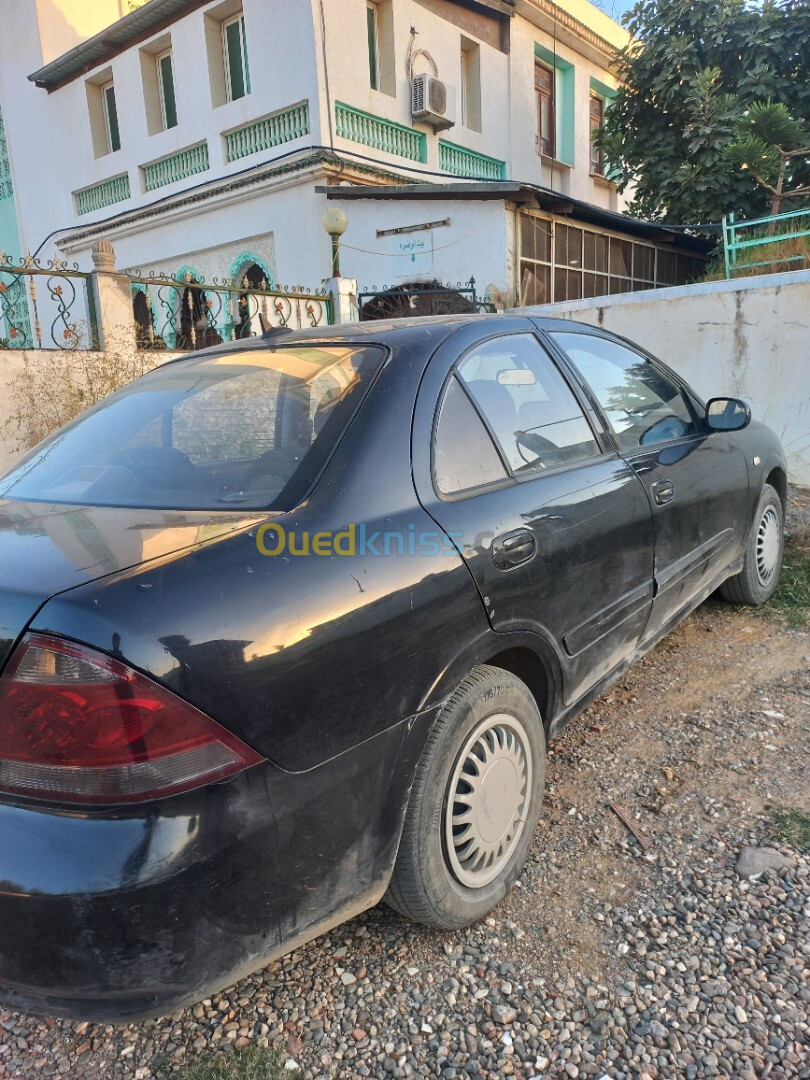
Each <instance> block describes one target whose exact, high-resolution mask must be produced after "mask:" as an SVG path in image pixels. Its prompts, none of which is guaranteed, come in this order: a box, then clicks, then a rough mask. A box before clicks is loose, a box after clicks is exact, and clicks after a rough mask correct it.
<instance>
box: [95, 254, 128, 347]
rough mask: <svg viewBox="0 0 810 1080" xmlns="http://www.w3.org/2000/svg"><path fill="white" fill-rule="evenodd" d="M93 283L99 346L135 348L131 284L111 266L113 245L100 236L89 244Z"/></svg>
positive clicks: (112, 262) (113, 257)
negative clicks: (91, 253)
mask: <svg viewBox="0 0 810 1080" xmlns="http://www.w3.org/2000/svg"><path fill="white" fill-rule="evenodd" d="M93 266H94V268H95V274H94V275H93V287H94V291H95V300H96V319H97V322H98V335H99V343H98V344H99V348H100V349H108V348H110V347H111V346H112V345H115V346H116V347H117V348H120V347H123V348H126V349H132V350H133V351H134V350H135V348H136V337H135V318H134V315H133V311H132V286H131V285H130V281H129V278H128V277H127V276H126V275H125V274H119V273H118V272H117V271H116V268H115V249H114V248H113V246H112V244H111V243H110V241H109V240H105V239H104V238H103V237H102V238H101V240H97V241H96V242H95V244H94V245H93Z"/></svg>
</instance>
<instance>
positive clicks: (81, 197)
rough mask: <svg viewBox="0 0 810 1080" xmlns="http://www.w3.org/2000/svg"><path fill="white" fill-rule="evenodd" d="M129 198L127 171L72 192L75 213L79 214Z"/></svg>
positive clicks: (130, 196) (91, 211)
mask: <svg viewBox="0 0 810 1080" xmlns="http://www.w3.org/2000/svg"><path fill="white" fill-rule="evenodd" d="M131 198H132V192H131V191H130V187H129V175H128V174H127V173H121V175H120V176H113V177H111V178H110V179H109V180H102V181H101V183H100V184H92V185H91V186H90V187H86V188H82V189H81V191H76V192H74V193H73V200H74V202H75V204H76V213H77V214H79V215H82V214H92V213H93V211H94V210H102V209H103V208H104V207H105V206H112V205H113V204H114V203H119V202H125V201H126V200H127V199H131Z"/></svg>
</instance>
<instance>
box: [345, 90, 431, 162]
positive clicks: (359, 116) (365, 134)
mask: <svg viewBox="0 0 810 1080" xmlns="http://www.w3.org/2000/svg"><path fill="white" fill-rule="evenodd" d="M335 120H336V122H337V124H336V132H337V134H338V135H339V136H340V138H341V139H350V140H351V141H352V142H356V143H362V144H363V145H364V146H372V147H374V149H375V150H383V151H384V152H385V153H386V154H396V155H397V157H403V158H410V160H411V161H421V162H425V161H427V136H426V135H425V133H424V132H423V131H415V130H414V129H413V128H409V127H405V126H404V125H403V124H396V123H394V121H393V120H385V119H384V118H383V117H382V116H374V115H373V113H367V112H363V110H362V109H355V108H354V106H352V105H346V104H344V102H342V101H337V102H335Z"/></svg>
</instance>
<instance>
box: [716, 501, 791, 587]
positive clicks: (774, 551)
mask: <svg viewBox="0 0 810 1080" xmlns="http://www.w3.org/2000/svg"><path fill="white" fill-rule="evenodd" d="M784 548H785V515H784V511H783V509H782V500H781V499H780V498H779V494H778V493H777V491H776V490H775V489H774V488H772V487H771V486H770V484H765V486H764V487H763V489H762V494H761V495H760V497H759V504H758V506H757V512H756V515H755V517H754V524H753V526H752V527H751V531H750V533H749V534H748V539H747V540H746V542H745V553H744V560H743V568H742V570H741V571H740V573H739V574H735V576H734V577H732V578H729V579H728V581H725V582H724V583H723V584H722V585H721V587H720V594H721V595H722V596H723V598H724V599H726V600H729V601H730V602H731V603H732V604H748V605H750V606H753V607H759V605H760V604H764V603H765V602H766V601H767V600H769V599H770V598H771V596H773V594H774V592H775V591H776V586H777V585H778V584H779V573H780V571H781V569H782V556H783V554H784Z"/></svg>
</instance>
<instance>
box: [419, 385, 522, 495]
mask: <svg viewBox="0 0 810 1080" xmlns="http://www.w3.org/2000/svg"><path fill="white" fill-rule="evenodd" d="M433 470H434V475H435V479H436V487H437V488H438V490H439V492H440V493H441V494H442V495H458V494H459V493H461V492H463V491H472V490H473V489H475V488H479V487H483V486H485V485H487V484H494V483H497V482H498V481H499V480H505V479H507V478H508V476H509V474H508V473H507V471H506V468H505V467H504V464H503V462H502V461H501V458H500V455H499V454H498V451H497V450H496V449H495V444H494V443H493V441H492V439H491V438H490V436H489V432H488V431H487V429H486V427H485V426H484V423H483V421H482V420H481V417H480V416H479V415H478V413H477V412H476V411H475V408H474V407H473V405H472V404H471V402H470V399H469V398H468V397H467V395H466V394H465V393H464V390H463V389H462V388H461V386H460V385H459V382H458V379H456V377H455V376H453V378H452V379H451V380H450V382H449V383H448V386H447V390H446V391H445V395H444V399H443V400H442V406H441V409H440V410H439V420H438V423H437V425H436V439H435V442H434V451H433Z"/></svg>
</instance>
